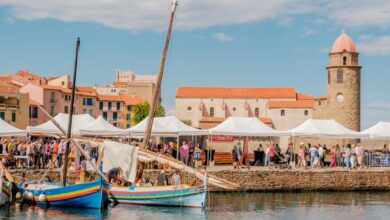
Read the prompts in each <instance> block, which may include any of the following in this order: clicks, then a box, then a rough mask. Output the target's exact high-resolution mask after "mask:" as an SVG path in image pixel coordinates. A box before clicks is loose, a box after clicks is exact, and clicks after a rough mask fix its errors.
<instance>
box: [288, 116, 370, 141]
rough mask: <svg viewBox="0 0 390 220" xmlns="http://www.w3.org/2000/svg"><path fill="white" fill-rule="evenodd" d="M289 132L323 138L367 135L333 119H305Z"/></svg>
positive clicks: (362, 136)
mask: <svg viewBox="0 0 390 220" xmlns="http://www.w3.org/2000/svg"><path fill="white" fill-rule="evenodd" d="M290 132H291V133H292V136H305V137H324V138H364V137H367V136H368V135H366V134H361V133H359V132H356V131H352V130H350V129H348V128H345V127H344V126H342V125H341V124H339V123H338V122H337V121H336V120H334V119H329V120H322V119H307V120H306V121H305V122H303V123H302V124H300V125H298V126H297V127H296V128H294V129H291V130H290Z"/></svg>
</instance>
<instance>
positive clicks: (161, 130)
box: [127, 116, 208, 137]
mask: <svg viewBox="0 0 390 220" xmlns="http://www.w3.org/2000/svg"><path fill="white" fill-rule="evenodd" d="M147 122H148V117H146V118H145V119H144V120H142V121H141V122H140V123H138V124H137V125H135V126H134V127H132V128H129V129H127V131H128V132H130V135H131V136H132V137H134V136H142V135H144V134H145V129H146V126H147ZM207 134H208V133H207V131H206V130H199V129H196V128H193V127H191V126H188V125H186V124H184V123H183V122H182V121H180V120H179V119H178V118H176V117H175V116H167V117H155V118H154V119H153V127H152V133H151V135H152V136H165V137H177V136H183V135H189V136H199V135H207Z"/></svg>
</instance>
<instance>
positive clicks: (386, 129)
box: [360, 121, 390, 139]
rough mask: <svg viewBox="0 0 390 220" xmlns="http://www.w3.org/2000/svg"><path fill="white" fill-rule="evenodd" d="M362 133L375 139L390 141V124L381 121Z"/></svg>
mask: <svg viewBox="0 0 390 220" xmlns="http://www.w3.org/2000/svg"><path fill="white" fill-rule="evenodd" d="M360 133H362V134H366V135H369V137H370V138H373V139H390V122H384V121H380V122H378V123H377V124H376V125H374V126H372V127H370V128H368V129H366V130H364V131H362V132H360Z"/></svg>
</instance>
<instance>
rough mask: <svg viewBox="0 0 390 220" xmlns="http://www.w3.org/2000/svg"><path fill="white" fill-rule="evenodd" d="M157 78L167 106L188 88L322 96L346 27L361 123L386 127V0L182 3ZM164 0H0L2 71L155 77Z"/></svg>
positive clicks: (89, 78) (102, 80)
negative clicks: (358, 79) (355, 64)
mask: <svg viewBox="0 0 390 220" xmlns="http://www.w3.org/2000/svg"><path fill="white" fill-rule="evenodd" d="M179 4H180V5H179V7H178V11H177V18H176V23H175V27H174V32H173V36H172V42H171V47H170V50H169V56H168V60H167V66H166V71H165V76H164V81H163V94H162V96H163V97H162V98H163V103H164V105H165V107H166V108H167V109H168V110H170V109H172V108H173V106H174V96H175V91H176V88H177V87H178V86H181V85H193V86H206V85H209V86H241V87H245V86H268V87H273V86H292V87H295V88H296V89H297V90H298V91H300V92H305V93H308V94H310V95H313V96H321V95H325V94H326V71H325V67H326V65H327V62H328V52H329V50H330V47H331V46H332V43H333V41H334V40H335V39H336V38H337V36H338V35H339V34H340V33H341V32H342V30H345V31H346V32H347V33H348V34H349V35H350V36H351V37H352V38H353V39H354V41H355V43H356V44H357V48H358V50H359V52H360V53H361V55H360V62H361V65H362V66H363V69H362V125H363V127H368V126H370V125H373V124H374V123H376V122H377V121H378V120H387V121H390V96H389V95H388V94H389V92H388V91H389V82H390V74H389V71H388V69H389V68H388V66H389V65H390V62H389V58H390V31H389V25H390V2H389V1H386V0H373V1H365V0H354V1H352V0H345V1H336V0H334V1H332V0H329V1H322V0H320V1H309V0H278V1H270V2H269V1H258V0H256V1H255V0H242V1H233V0H218V1H217V0H207V1H206V0H183V1H179ZM169 8H170V0H165V1H162V0H145V1H135V0H127V1H124V0H95V1H92V0H84V1H82V2H81V3H80V1H76V0H68V1H63V0H58V1H50V0H34V1H33V0H23V1H22V0H0V48H1V53H0V73H1V74H5V73H8V72H16V71H18V70H20V69H28V70H29V71H31V72H34V73H38V74H41V75H60V74H64V73H70V72H72V68H73V59H74V47H75V40H76V38H77V37H78V36H79V37H81V41H82V42H81V50H80V60H79V78H78V85H104V84H109V83H111V82H112V81H113V80H114V77H115V69H116V68H119V69H122V70H128V69H130V70H133V71H134V72H136V73H138V74H154V73H156V71H157V69H158V65H159V61H160V54H161V49H162V47H163V42H164V37H165V33H164V31H165V29H166V26H167V19H168V13H169Z"/></svg>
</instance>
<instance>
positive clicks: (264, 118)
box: [259, 117, 272, 124]
mask: <svg viewBox="0 0 390 220" xmlns="http://www.w3.org/2000/svg"><path fill="white" fill-rule="evenodd" d="M259 119H260V121H262V122H263V123H264V124H272V119H271V118H266V117H260V118H259Z"/></svg>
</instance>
